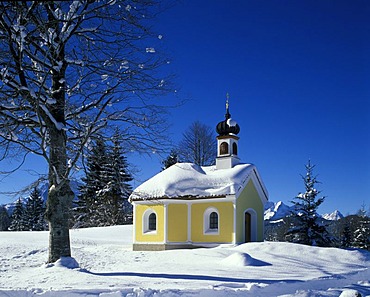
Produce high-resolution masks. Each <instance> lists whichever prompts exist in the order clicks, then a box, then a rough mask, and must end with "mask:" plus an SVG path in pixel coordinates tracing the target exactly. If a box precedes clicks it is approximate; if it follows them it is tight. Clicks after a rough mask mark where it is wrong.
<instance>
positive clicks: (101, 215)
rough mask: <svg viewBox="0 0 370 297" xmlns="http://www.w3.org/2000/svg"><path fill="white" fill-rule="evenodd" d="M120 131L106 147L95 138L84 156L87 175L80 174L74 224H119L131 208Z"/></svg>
mask: <svg viewBox="0 0 370 297" xmlns="http://www.w3.org/2000/svg"><path fill="white" fill-rule="evenodd" d="M119 137H120V135H119V133H118V132H116V133H115V134H114V136H113V138H112V142H113V146H112V148H111V150H108V149H107V147H106V145H105V143H104V142H103V141H102V140H97V141H96V143H95V146H94V147H93V148H92V150H91V153H90V155H89V156H88V158H87V165H86V169H87V170H86V177H84V178H82V181H83V183H84V184H83V186H81V187H80V195H79V197H78V198H79V200H78V202H77V203H76V204H77V207H76V208H75V227H93V226H109V225H116V224H122V223H124V222H125V221H126V219H125V217H126V214H127V213H130V212H131V204H130V203H129V202H128V197H129V196H130V194H131V192H132V188H131V186H130V184H129V182H130V181H131V180H132V177H131V175H130V174H129V172H128V165H127V160H126V157H124V156H123V154H122V149H121V145H120V141H119Z"/></svg>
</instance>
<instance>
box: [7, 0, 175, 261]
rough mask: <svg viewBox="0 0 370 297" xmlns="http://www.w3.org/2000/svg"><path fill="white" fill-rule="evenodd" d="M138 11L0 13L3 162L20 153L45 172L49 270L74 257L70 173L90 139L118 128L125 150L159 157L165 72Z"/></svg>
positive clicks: (97, 5)
mask: <svg viewBox="0 0 370 297" xmlns="http://www.w3.org/2000/svg"><path fill="white" fill-rule="evenodd" d="M156 5H157V3H155V1H152V0H141V1H120V0H111V1H109V0H105V1H87V0H79V1H8V2H1V3H0V149H1V156H0V160H2V159H5V158H11V157H14V155H19V153H20V152H22V154H23V156H26V155H27V154H28V153H33V154H37V155H39V156H42V157H43V158H44V159H45V160H46V162H47V164H48V167H49V172H48V179H49V192H48V200H47V210H46V217H47V220H48V222H49V228H50V239H49V259H48V261H49V262H55V261H56V260H58V259H59V258H60V257H63V256H66V257H68V256H71V249H70V240H69V230H68V216H69V210H70V205H71V202H72V199H73V197H74V194H73V192H72V190H71V188H70V185H69V176H70V173H71V170H72V169H73V168H74V166H75V165H76V164H77V163H78V162H79V160H80V157H81V155H82V154H83V152H84V150H85V149H86V147H87V146H88V143H89V141H90V139H92V138H93V137H94V135H97V134H98V133H99V134H100V135H107V131H108V128H109V127H110V125H111V124H112V125H113V124H114V125H117V126H120V128H121V129H122V132H121V133H122V135H124V136H125V137H124V139H125V140H126V145H127V146H128V147H127V149H128V150H130V149H132V150H141V149H143V148H149V149H158V143H156V141H157V140H159V139H161V138H160V136H159V135H161V132H163V131H162V130H163V129H164V128H165V125H163V112H164V109H163V108H162V107H161V106H160V104H159V103H158V100H156V101H152V100H151V99H153V97H154V96H155V95H159V94H164V93H166V92H168V91H169V90H170V87H169V84H168V77H167V75H166V74H165V70H162V69H163V68H162V66H165V65H166V64H167V63H168V62H167V61H166V60H165V59H164V58H163V57H162V56H161V54H160V52H159V51H158V49H157V48H156V47H155V44H156V42H161V40H160V39H161V38H158V35H154V34H152V33H151V31H150V30H149V29H150V27H149V25H150V19H151V17H152V16H154V14H155V13H156V10H157V8H158V7H157V6H156Z"/></svg>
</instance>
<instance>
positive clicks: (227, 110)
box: [225, 93, 231, 120]
mask: <svg viewBox="0 0 370 297" xmlns="http://www.w3.org/2000/svg"><path fill="white" fill-rule="evenodd" d="M229 98H230V96H229V93H226V114H225V118H226V119H227V120H228V119H230V117H231V115H230V113H229Z"/></svg>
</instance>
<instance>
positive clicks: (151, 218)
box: [148, 212, 157, 231]
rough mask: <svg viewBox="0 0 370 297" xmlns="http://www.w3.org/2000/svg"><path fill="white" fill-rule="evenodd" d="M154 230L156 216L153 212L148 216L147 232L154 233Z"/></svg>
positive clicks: (155, 228)
mask: <svg viewBox="0 0 370 297" xmlns="http://www.w3.org/2000/svg"><path fill="white" fill-rule="evenodd" d="M155 230H157V216H156V215H155V213H154V212H153V213H151V214H150V215H149V220H148V231H155Z"/></svg>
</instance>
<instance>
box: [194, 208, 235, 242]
mask: <svg viewBox="0 0 370 297" xmlns="http://www.w3.org/2000/svg"><path fill="white" fill-rule="evenodd" d="M209 207H213V208H216V209H217V211H218V214H219V217H218V228H219V232H218V234H217V235H213V234H204V228H203V226H204V213H205V211H206V210H207V209H208V208H209ZM233 209H234V208H233V202H209V203H194V204H192V205H191V241H192V242H194V243H197V242H200V243H201V242H205V243H208V242H209V243H211V242H214V243H231V242H232V241H233V226H234V223H233V221H234V211H233Z"/></svg>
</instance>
